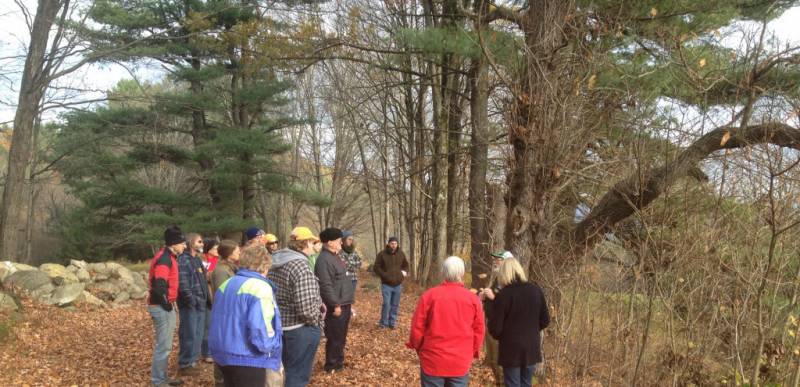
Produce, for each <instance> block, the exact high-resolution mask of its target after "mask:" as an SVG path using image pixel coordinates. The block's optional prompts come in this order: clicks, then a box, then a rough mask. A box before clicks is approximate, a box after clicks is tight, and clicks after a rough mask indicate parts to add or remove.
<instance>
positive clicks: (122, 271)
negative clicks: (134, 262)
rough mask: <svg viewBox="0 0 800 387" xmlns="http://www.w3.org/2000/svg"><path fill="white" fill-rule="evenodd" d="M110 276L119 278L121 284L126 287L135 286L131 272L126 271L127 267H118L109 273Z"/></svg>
mask: <svg viewBox="0 0 800 387" xmlns="http://www.w3.org/2000/svg"><path fill="white" fill-rule="evenodd" d="M111 276H112V277H114V278H119V279H120V280H122V282H125V283H126V284H128V285H135V284H136V280H134V275H133V272H132V271H130V270H128V268H127V267H124V266H120V267H119V268H117V269H116V270H114V271H112V272H111Z"/></svg>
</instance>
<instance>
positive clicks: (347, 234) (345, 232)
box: [342, 230, 353, 239]
mask: <svg viewBox="0 0 800 387" xmlns="http://www.w3.org/2000/svg"><path fill="white" fill-rule="evenodd" d="M351 236H353V232H352V231H350V230H343V231H342V239H347V238H348V237H351Z"/></svg>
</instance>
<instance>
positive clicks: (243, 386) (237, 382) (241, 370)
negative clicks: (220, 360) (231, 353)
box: [220, 366, 267, 387]
mask: <svg viewBox="0 0 800 387" xmlns="http://www.w3.org/2000/svg"><path fill="white" fill-rule="evenodd" d="M220 368H222V374H223V375H225V387H264V386H266V385H267V369H266V368H256V367H242V366H225V367H220Z"/></svg>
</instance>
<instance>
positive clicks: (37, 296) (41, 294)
mask: <svg viewBox="0 0 800 387" xmlns="http://www.w3.org/2000/svg"><path fill="white" fill-rule="evenodd" d="M53 290H55V286H53V284H51V283H50V282H48V283H46V284H44V285H43V286H41V287H39V288H36V289H34V290H32V291H29V292H28V294H29V295H30V296H31V298H33V299H34V300H36V301H38V302H40V303H42V304H48V305H49V304H51V302H50V294H52V293H53Z"/></svg>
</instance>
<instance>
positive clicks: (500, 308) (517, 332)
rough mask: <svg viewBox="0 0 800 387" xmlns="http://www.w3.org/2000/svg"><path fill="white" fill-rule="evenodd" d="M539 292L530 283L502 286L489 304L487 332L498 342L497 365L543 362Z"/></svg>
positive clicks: (545, 322)
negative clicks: (540, 344)
mask: <svg viewBox="0 0 800 387" xmlns="http://www.w3.org/2000/svg"><path fill="white" fill-rule="evenodd" d="M546 308H547V306H546V304H545V301H544V293H543V292H542V289H541V288H539V287H538V286H536V285H535V284H532V283H530V282H513V283H511V284H509V285H507V286H505V287H504V288H503V289H502V290H501V291H500V292H499V293H498V294H497V296H496V297H495V299H494V302H493V303H492V305H491V309H492V310H491V311H490V312H489V314H490V319H489V333H490V334H491V335H492V336H493V337H495V338H497V339H498V340H499V341H500V355H499V358H498V364H500V365H501V366H514V367H519V366H525V365H529V364H535V363H539V362H541V361H542V356H541V348H539V343H540V340H541V339H540V331H541V330H542V329H544V328H546V327H547V325H548V324H549V322H550V316H549V315H548V313H547V309H546Z"/></svg>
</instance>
